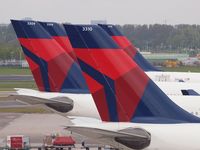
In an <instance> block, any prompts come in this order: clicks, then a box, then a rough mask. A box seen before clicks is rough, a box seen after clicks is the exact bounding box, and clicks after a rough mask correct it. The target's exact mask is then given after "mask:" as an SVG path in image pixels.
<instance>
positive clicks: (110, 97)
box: [78, 59, 119, 122]
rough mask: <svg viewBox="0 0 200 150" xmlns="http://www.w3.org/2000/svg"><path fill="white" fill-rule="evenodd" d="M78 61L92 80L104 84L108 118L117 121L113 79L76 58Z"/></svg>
mask: <svg viewBox="0 0 200 150" xmlns="http://www.w3.org/2000/svg"><path fill="white" fill-rule="evenodd" d="M78 61H79V64H80V66H81V69H82V71H83V72H85V73H87V74H88V75H89V76H91V77H92V78H93V79H94V80H96V81H97V82H99V83H100V84H101V85H103V86H104V90H105V95H106V101H107V104H108V109H109V115H110V119H111V121H113V122H118V121H119V119H118V113H117V104H116V97H115V94H114V93H113V92H114V91H115V87H114V81H113V80H112V79H110V78H109V77H107V76H105V75H103V74H102V73H100V72H98V71H97V70H95V69H94V68H92V67H91V66H89V65H87V64H86V63H84V62H83V61H82V60H80V59H78Z"/></svg>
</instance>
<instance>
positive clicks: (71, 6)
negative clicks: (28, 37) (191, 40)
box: [0, 0, 200, 24]
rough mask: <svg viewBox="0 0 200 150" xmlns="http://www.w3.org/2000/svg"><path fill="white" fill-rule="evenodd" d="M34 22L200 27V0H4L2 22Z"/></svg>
mask: <svg viewBox="0 0 200 150" xmlns="http://www.w3.org/2000/svg"><path fill="white" fill-rule="evenodd" d="M25 17H31V18H33V19H34V20H41V21H43V20H45V21H57V22H71V23H90V20H99V19H100V20H104V19H106V20H107V21H108V23H114V24H154V23H167V24H180V23H185V24H200V0H0V23H9V20H10V19H11V18H12V19H21V18H25Z"/></svg>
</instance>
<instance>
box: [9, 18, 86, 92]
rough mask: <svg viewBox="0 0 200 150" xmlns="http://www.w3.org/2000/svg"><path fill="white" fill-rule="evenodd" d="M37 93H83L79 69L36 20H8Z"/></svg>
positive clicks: (82, 79) (83, 83)
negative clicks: (38, 91)
mask: <svg viewBox="0 0 200 150" xmlns="http://www.w3.org/2000/svg"><path fill="white" fill-rule="evenodd" d="M11 22H12V25H13V27H14V30H15V32H16V34H17V37H18V40H19V42H20V44H21V47H22V49H23V52H24V54H25V57H26V60H27V61H28V63H29V66H30V69H31V71H32V74H33V76H34V79H35V81H36V84H37V86H38V89H39V90H40V91H48V92H76V91H77V90H78V91H79V92H80V91H82V92H84V90H85V89H87V85H86V83H85V80H84V78H83V76H82V74H81V71H80V69H79V66H78V65H77V63H76V62H74V60H73V59H72V58H71V57H70V56H69V55H68V54H67V53H66V52H65V50H64V49H63V48H62V47H61V46H60V45H59V44H58V43H57V42H56V41H55V40H54V39H53V38H52V37H51V36H50V35H49V34H48V32H46V30H45V29H44V28H43V27H42V26H41V25H40V24H39V23H38V22H36V21H17V20H11Z"/></svg>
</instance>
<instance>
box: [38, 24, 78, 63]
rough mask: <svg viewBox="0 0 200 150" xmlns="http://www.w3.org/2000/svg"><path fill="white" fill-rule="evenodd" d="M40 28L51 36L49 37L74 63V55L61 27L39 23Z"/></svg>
mask: <svg viewBox="0 0 200 150" xmlns="http://www.w3.org/2000/svg"><path fill="white" fill-rule="evenodd" d="M39 23H40V24H41V25H42V27H43V28H44V29H45V30H46V31H47V32H48V33H49V34H50V35H51V37H52V38H53V39H54V40H56V41H57V42H58V43H59V44H60V46H62V48H63V49H64V50H65V51H66V52H67V54H68V55H70V56H71V57H72V58H73V59H74V60H75V61H77V60H76V55H75V53H74V50H73V48H72V46H71V43H70V41H69V38H68V36H67V33H66V32H65V30H64V28H63V26H62V25H61V24H58V23H56V22H39Z"/></svg>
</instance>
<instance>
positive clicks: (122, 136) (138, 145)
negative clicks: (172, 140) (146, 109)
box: [66, 125, 151, 149]
mask: <svg viewBox="0 0 200 150" xmlns="http://www.w3.org/2000/svg"><path fill="white" fill-rule="evenodd" d="M66 129H67V130H69V131H72V132H75V133H78V134H80V135H84V136H86V137H89V138H91V139H95V140H97V141H98V139H101V140H99V141H101V142H102V141H103V142H105V143H107V144H108V145H111V146H113V147H115V146H116V145H115V144H113V141H114V143H118V144H122V145H124V146H126V147H129V148H132V149H144V148H146V147H148V146H149V144H150V142H151V135H150V134H149V133H148V132H147V131H146V130H144V129H141V128H126V129H123V130H119V131H111V130H106V129H100V128H98V127H97V128H95V127H87V126H77V125H74V126H73V125H72V126H66ZM105 143H104V144H105ZM118 144H117V145H118Z"/></svg>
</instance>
